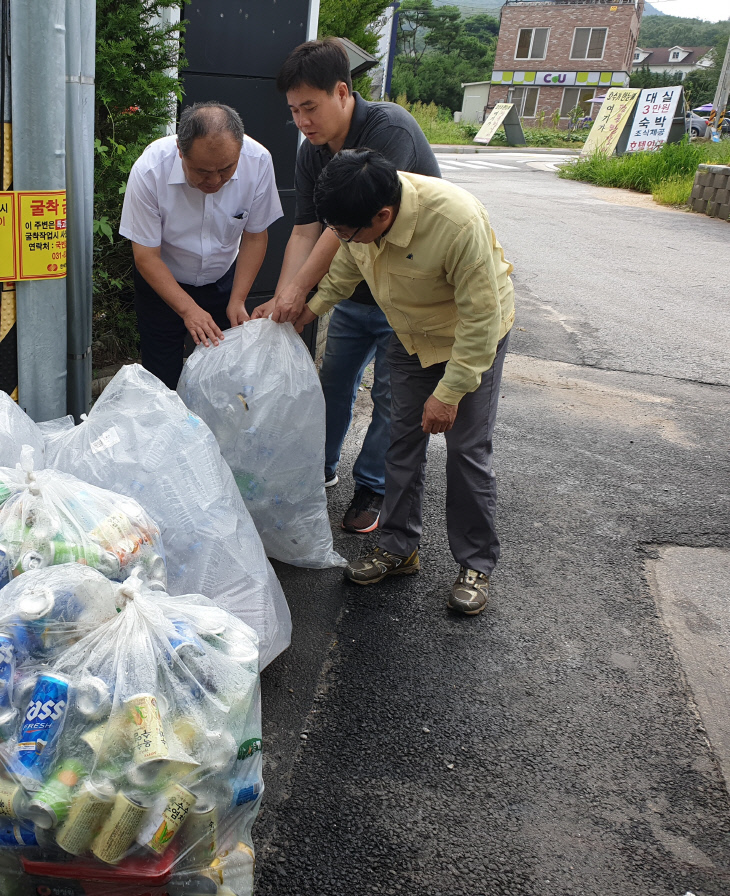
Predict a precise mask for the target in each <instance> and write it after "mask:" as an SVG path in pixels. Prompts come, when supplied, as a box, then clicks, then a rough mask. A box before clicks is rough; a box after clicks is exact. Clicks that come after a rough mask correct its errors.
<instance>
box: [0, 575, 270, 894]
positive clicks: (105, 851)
mask: <svg viewBox="0 0 730 896" xmlns="http://www.w3.org/2000/svg"><path fill="white" fill-rule="evenodd" d="M69 569H71V568H70V567H68V566H67V567H58V568H54V569H47V570H39V571H38V572H37V573H36V575H34V576H31V575H28V576H27V577H21V578H19V579H17V580H16V581H14V582H12V583H11V584H10V585H9V586H8V588H7V589H6V590H5V592H3V598H4V606H6V608H7V612H0V646H2V653H0V656H2V658H3V659H4V662H3V663H0V682H2V684H3V686H4V687H5V688H6V689H7V688H8V687H11V688H13V686H14V690H13V692H12V701H11V705H12V706H13V707H14V708H16V707H17V709H15V712H14V713H13V714H12V716H11V717H10V718H9V719H6V720H5V723H4V724H3V725H2V726H1V727H0V739H1V740H2V744H1V745H0V892H2V893H3V894H9V893H17V894H18V896H24V894H26V893H27V894H28V896H31V894H37V893H40V892H48V893H53V892H66V890H64V889H63V887H64V886H67V887H68V892H73V893H87V894H91V893H94V894H96V893H99V894H101V893H104V894H105V896H121V894H124V896H133V894H134V896H138V894H139V893H141V892H144V893H145V894H147V893H155V894H157V893H160V894H162V893H165V894H169V896H175V894H179V896H183V894H199V896H204V894H220V893H227V894H234V896H251V893H252V891H253V863H254V853H253V844H252V840H251V827H252V825H253V822H254V820H255V818H256V815H257V813H258V809H259V805H260V801H261V794H262V792H263V782H262V775H261V769H262V761H261V712H260V688H259V674H258V668H259V660H258V647H257V638H256V633H255V632H254V631H253V629H251V628H250V627H249V626H247V625H246V624H245V623H243V622H241V621H240V620H238V619H236V618H235V617H234V616H232V615H231V614H229V613H226V612H225V611H224V610H221V609H220V608H218V607H216V606H215V605H214V604H213V603H212V602H211V601H209V600H208V599H207V598H205V597H202V596H200V595H186V596H184V597H176V598H171V597H170V596H169V595H167V594H166V593H164V592H160V591H154V590H152V589H149V588H148V587H147V585H146V584H145V583H144V582H142V580H141V579H139V578H138V577H137V576H133V577H130V578H129V579H128V580H127V582H125V583H124V584H122V585H116V586H114V588H113V590H114V595H113V599H112V601H111V607H112V616H111V617H110V618H107V619H106V620H105V621H101V622H99V623H98V624H97V625H96V626H95V627H94V628H93V630H91V631H89V630H88V625H87V622H86V621H84V618H85V617H84V614H85V613H86V611H87V608H88V597H89V595H90V591H91V588H92V587H93V586H94V585H96V586H97V587H98V588H99V589H100V592H103V590H104V589H105V588H106V587H107V585H108V583H105V582H104V579H103V577H102V576H101V575H100V574H99V573H96V572H94V571H93V570H86V576H85V577H84V579H83V581H82V582H80V581H79V579H78V577H77V576H74V577H72V576H71V575H64V574H65V573H66V572H67V571H68V570H69ZM79 584H82V585H83V589H82V590H79ZM29 586H30V587H29ZM39 589H42V590H43V591H45V592H46V593H47V594H48V595H50V596H51V597H52V598H55V600H56V606H55V607H54V608H53V609H52V610H51V611H49V612H48V613H47V615H46V617H45V618H44V620H43V625H44V629H43V632H44V636H45V637H46V638H47V639H49V642H50V643H52V644H57V643H58V642H59V640H62V639H63V637H66V639H67V640H68V633H69V631H70V630H71V631H73V629H74V621H73V620H74V614H75V613H77V614H78V623H79V630H78V631H77V632H75V633H74V634H76V635H78V634H80V633H81V632H82V631H83V632H85V633H84V634H83V636H82V637H80V638H79V639H78V640H76V641H75V643H69V644H68V645H67V646H66V648H65V649H64V650H62V651H60V652H59V651H56V652H54V653H52V654H49V653H48V652H47V651H40V652H36V648H35V645H36V640H35V638H36V634H37V629H38V628H39V622H38V621H37V620H36V621H30V622H29V621H28V620H26V619H24V618H23V617H22V613H21V610H22V608H23V607H24V606H25V605H26V604H28V603H32V601H33V600H34V599H35V597H34V596H35V595H37V593H38V591H39ZM61 604H62V605H63V614H62V615H59V612H58V607H59V605H61ZM104 606H105V607H107V604H106V603H105V604H104ZM117 611H118V612H117ZM97 612H100V611H98V610H97ZM3 645H4V646H3ZM41 887H46V888H47V889H41ZM54 887H55V888H56V889H54ZM158 887H159V890H158V889H157V888H158Z"/></svg>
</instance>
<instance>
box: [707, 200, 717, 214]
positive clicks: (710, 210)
mask: <svg viewBox="0 0 730 896" xmlns="http://www.w3.org/2000/svg"><path fill="white" fill-rule="evenodd" d="M719 208H720V206H719V205H718V204H717V203H716V202H713V201H712V200H710V201H709V202H708V203H707V211H706V212H705V214H706V215H708V216H709V217H710V218H714V217H715V216H716V215H717V210H718V209H719Z"/></svg>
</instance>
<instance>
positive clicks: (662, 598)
mask: <svg viewBox="0 0 730 896" xmlns="http://www.w3.org/2000/svg"><path fill="white" fill-rule="evenodd" d="M480 159H481V157H480ZM489 159H490V160H491V156H490V157H489ZM494 161H495V162H499V163H500V164H501V163H504V164H508V163H509V164H510V165H511V164H512V162H511V161H509V159H507V160H505V156H504V155H499V157H495V159H494ZM449 164H451V162H450V161H449ZM444 168H445V174H446V176H447V177H449V178H450V179H452V180H454V181H455V182H458V183H460V184H462V185H463V186H465V187H466V188H467V189H469V190H470V191H472V192H473V193H474V194H475V195H477V196H478V197H479V198H480V199H482V200H483V201H484V202H485V204H486V206H487V208H488V210H489V213H490V216H491V218H492V220H493V222H494V225H495V229H496V231H497V233H498V236H499V238H500V240H501V241H502V242H503V244H504V246H505V249H506V254H507V256H508V257H509V258H510V259H511V260H513V261H514V262H515V265H516V270H515V283H516V290H517V302H518V318H517V322H516V325H515V329H514V332H513V340H512V344H511V346H510V349H511V353H510V355H509V357H508V363H507V366H506V374H505V382H504V387H503V389H502V399H501V404H500V413H499V419H498V425H497V432H496V437H495V444H496V458H497V474H498V478H499V487H500V504H499V524H500V531H501V534H502V537H503V557H502V560H501V562H500V566H499V568H498V572H497V573H496V574H495V576H494V577H493V589H492V591H493V594H492V598H491V602H490V605H489V607H488V609H487V611H486V612H485V613H484V614H483V615H482V616H480V617H477V618H475V619H466V618H458V617H454V616H452V615H450V614H449V613H448V612H447V611H446V609H445V605H444V596H445V593H446V590H447V588H448V587H449V585H450V584H451V582H452V580H453V578H454V575H455V572H456V570H455V567H454V564H453V562H452V561H451V558H450V557H449V555H448V548H447V545H446V539H445V533H444V531H443V501H444V488H443V471H444V459H445V458H444V441H443V438H442V437H434V438H433V440H432V443H431V448H430V453H429V471H428V495H427V506H426V514H425V524H426V530H425V532H424V539H423V544H422V556H423V570H422V572H421V574H420V575H419V576H418V577H414V578H411V579H407V580H394V581H391V582H386V583H384V584H383V585H382V586H379V587H377V588H375V589H372V590H371V589H365V588H357V587H355V586H349V587H348V586H345V585H344V584H343V583H342V577H341V573H340V572H338V571H325V572H314V571H302V570H292V569H288V568H286V567H283V566H279V567H278V570H279V572H280V575H281V579H282V583H283V586H284V589H285V591H286V593H287V596H288V597H289V600H290V603H291V607H292V612H293V616H294V622H295V632H294V642H293V645H292V648H291V650H290V651H288V652H287V653H286V654H285V655H284V656H282V657H280V658H279V659H278V660H277V661H276V662H275V663H274V664H273V665H272V666H271V667H269V669H267V670H266V672H265V673H264V676H263V689H264V714H265V749H266V758H265V763H266V781H267V788H268V789H267V794H266V796H265V805H264V810H263V812H262V815H261V818H260V820H259V822H258V823H257V826H256V828H255V836H256V840H257V843H258V849H259V877H258V886H257V896H274V894H276V896H289V894H291V896H294V894H304V893H307V894H310V893H311V894H315V896H343V894H347V896H365V894H373V893H378V894H401V893H402V894H416V896H447V894H448V896H501V894H505V896H506V894H510V896H513V894H533V896H684V894H685V893H688V892H692V893H694V894H696V896H726V894H728V893H730V799H729V798H728V791H727V787H726V783H725V780H724V778H723V775H722V771H721V767H720V765H719V761H720V759H721V754H722V751H721V750H720V749H719V748H718V747H717V746H715V745H713V743H712V742H711V740H710V738H711V737H716V736H718V735H717V734H716V731H717V729H718V726H717V725H715V726H714V727H713V726H711V725H709V724H706V723H705V719H706V718H707V712H708V710H707V709H706V708H704V709H703V705H702V699H701V697H702V695H701V693H700V692H701V690H702V687H701V684H702V682H701V679H700V684H699V685H696V684H695V681H696V680H697V679H695V678H691V677H690V676H689V674H688V673H687V670H686V668H685V667H683V662H684V663H685V666H687V665H688V663H687V660H686V657H687V656H694V658H695V659H694V664H695V666H697V667H699V671H700V672H702V666H703V661H702V656H701V654H702V650H701V647H702V639H703V638H704V639H705V641H706V643H707V644H709V643H710V642H712V645H713V656H718V655H719V656H720V657H721V658H722V657H724V658H725V659H726V660H727V657H728V656H730V654H728V653H727V644H726V642H727V637H728V632H730V619H728V617H727V609H726V607H727V596H728V595H727V585H726V577H725V578H722V577H720V576H719V575H718V571H719V570H721V569H722V568H723V565H724V567H725V568H727V556H728V533H729V532H730V511H729V509H728V508H729V505H730V500H729V494H728V493H729V492H730V460H729V459H728V451H727V443H728V423H727V420H728V417H729V411H730V401H729V394H730V389H729V388H728V386H729V382H730V360H729V359H728V352H727V345H728V344H729V338H728V337H730V333H729V332H728V326H729V325H728V320H729V317H728V305H727V301H728V299H727V288H726V285H725V283H726V278H725V276H724V274H723V275H721V277H718V278H715V279H713V278H712V277H710V276H709V275H708V276H705V277H704V278H702V277H698V272H707V271H709V270H711V269H712V265H713V264H719V267H720V269H721V270H724V271H727V270H728V269H730V264H729V263H728V262H730V257H728V246H729V245H730V241H729V239H728V238H729V237H730V230H729V229H728V225H726V224H723V223H722V222H719V221H716V220H712V219H708V218H701V217H695V216H690V215H685V214H681V213H678V212H669V211H663V210H659V209H656V208H652V207H650V205H649V203H648V202H647V201H646V200H642V199H640V198H637V197H632V196H629V195H628V194H616V193H610V192H609V191H601V190H596V189H595V188H592V187H588V186H585V185H581V184H575V183H572V182H568V181H560V180H558V178H557V177H556V176H555V174H554V173H552V172H550V171H544V170H540V169H536V168H534V167H530V166H529V165H528V164H527V163H521V162H515V167H514V169H513V168H509V169H499V168H495V167H492V168H486V169H483V168H481V167H480V168H463V167H462V168H458V166H457V167H456V170H451V169H446V165H444ZM363 398H364V400H365V401H366V400H367V396H366V395H365V396H363ZM361 436H362V421H361V420H360V421H359V423H358V424H357V425H356V427H355V430H354V432H353V433H352V435H351V438H350V439H349V440H348V443H347V446H346V452H347V457H346V458H345V460H344V461H343V468H344V469H343V472H344V475H343V482H342V484H341V485H340V486H338V487H337V488H336V489H334V490H331V492H332V494H331V495H330V507H331V514H332V521H333V525H334V526H335V527H337V526H338V525H339V519H340V518H341V515H342V513H343V511H344V509H345V507H346V506H347V503H348V500H349V498H350V490H351V487H352V483H351V480H350V478H349V470H350V468H351V464H352V461H353V458H354V455H355V451H356V446H357V440H358V437H361ZM335 534H336V545H337V547H338V549H339V550H340V551H341V552H342V553H344V554H345V555H346V556H348V557H354V556H357V555H358V554H359V553H360V551H361V550H362V548H363V545H364V540H363V539H361V538H360V537H358V536H349V535H346V534H345V533H343V532H342V531H341V530H340V529H338V528H335ZM699 553H701V554H702V558H703V560H702V563H703V564H704V565H703V566H702V570H703V577H704V578H702V579H701V581H700V579H699V578H698V577H697V576H693V575H692V574H691V570H692V566H693V562H694V560H693V559H692V558H696V557H698V556H699ZM708 564H709V565H708ZM698 568H699V567H698ZM680 570H681V571H682V575H679V571H680ZM688 580H689V581H690V582H691V583H692V584H693V587H692V588H691V589H688V586H687V584H686V583H687V581H688ZM718 582H720V583H721V588H722V590H723V593H721V594H717V593H716V592H715V590H714V589H716V588H717V585H718ZM703 583H704V584H703ZM708 600H709V602H710V603H709V604H708V606H704V605H703V602H705V601H708ZM682 633H684V634H685V635H686V636H687V637H686V638H684V641H686V642H687V643H689V644H690V648H691V649H690V652H689V654H688V653H687V651H686V650H685V649H684V647H681V645H680V641H682V640H683V639H682V638H681V637H679V636H681V635H682ZM690 634H691V635H692V638H691V639H690V637H689V635H690ZM698 644H699V647H697V645H698ZM678 645H679V646H678ZM723 645H725V646H724V647H723ZM685 646H686V645H685ZM723 650H724V651H725V653H723ZM718 651H719V653H718ZM698 657H699V660H698ZM705 665H706V664H705ZM720 665H722V664H720ZM726 665H727V667H728V668H730V662H728V663H726ZM704 671H705V672H707V671H708V670H707V669H706V668H705V670H704ZM712 671H713V670H712V669H710V670H709V672H710V673H712ZM692 688H694V690H693V689H692ZM727 692H728V691H727V689H725V693H727ZM720 693H721V694H722V688H721V689H720ZM698 701H699V702H698ZM703 711H704V712H705V716H704V718H703V715H702V713H703ZM720 715H721V714H720ZM720 721H722V719H720ZM719 728H720V729H721V728H722V725H720V726H719ZM711 729H712V730H711Z"/></svg>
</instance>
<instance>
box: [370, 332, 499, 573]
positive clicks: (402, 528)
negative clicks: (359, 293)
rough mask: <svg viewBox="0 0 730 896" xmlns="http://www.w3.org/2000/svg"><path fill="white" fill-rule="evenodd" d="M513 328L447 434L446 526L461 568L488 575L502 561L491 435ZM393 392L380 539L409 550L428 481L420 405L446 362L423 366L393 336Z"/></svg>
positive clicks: (416, 538)
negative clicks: (496, 522)
mask: <svg viewBox="0 0 730 896" xmlns="http://www.w3.org/2000/svg"><path fill="white" fill-rule="evenodd" d="M508 341H509V333H507V335H506V336H505V337H504V338H503V339H502V340H501V341H500V343H499V345H498V346H497V355H496V357H495V359H494V363H493V364H492V366H491V367H490V368H489V370H487V371H485V372H484V373H483V374H482V382H481V385H480V386H479V388H478V389H476V391H474V392H469V393H467V394H466V395H465V396H464V397H463V398H462V399H461V401H460V402H459V410H458V413H457V415H456V421H455V422H454V426H453V428H452V429H451V430H450V431H449V432H447V433H446V531H447V533H448V536H449V547H450V548H451V553H452V554H453V556H454V559H455V560H456V562H457V563H458V564H459V566H466V567H468V568H469V569H475V570H477V571H478V572H483V573H486V574H487V575H490V574H491V572H492V570H493V569H494V567H495V566H496V564H497V560H498V559H499V538H498V537H497V531H496V529H495V524H494V515H495V510H496V506H497V482H496V477H495V475H494V471H493V470H492V433H493V432H494V422H495V420H496V417H497V404H498V401H499V388H500V383H501V381H502V368H503V367H504V356H505V354H506V353H507V343H508ZM388 363H389V364H390V388H391V395H392V403H391V424H390V448H389V449H388V453H387V454H386V456H385V500H384V502H383V509H382V511H381V513H380V522H379V529H380V539H379V542H378V543H379V545H380V547H381V548H383V549H384V550H386V551H391V552H393V553H395V554H403V555H405V556H408V555H409V554H411V553H412V552H413V551H414V550H415V549H416V548H417V547H418V545H419V542H420V540H421V532H422V531H423V514H422V504H423V486H424V481H425V477H426V450H427V448H428V440H429V435H428V434H427V433H424V432H423V430H422V429H421V418H422V415H423V406H424V404H425V403H426V399H427V398H428V397H429V395H431V394H432V393H433V390H434V389H435V388H436V385H437V383H438V382H439V380H440V379H441V378H442V376H443V373H444V368H445V366H446V362H444V363H441V364H434V365H432V366H431V367H421V363H420V361H419V360H418V356H417V355H409V354H408V352H407V351H406V350H405V349H404V348H403V345H402V344H401V342H400V340H399V339H398V338H397V337H396V336H393V338H392V339H391V342H390V345H389V347H388Z"/></svg>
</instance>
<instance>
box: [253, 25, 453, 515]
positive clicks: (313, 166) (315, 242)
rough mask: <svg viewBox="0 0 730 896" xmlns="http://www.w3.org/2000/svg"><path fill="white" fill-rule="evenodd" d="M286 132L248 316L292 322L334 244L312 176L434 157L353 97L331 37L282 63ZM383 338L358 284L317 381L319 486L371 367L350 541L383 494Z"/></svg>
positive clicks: (405, 130)
mask: <svg viewBox="0 0 730 896" xmlns="http://www.w3.org/2000/svg"><path fill="white" fill-rule="evenodd" d="M277 86H278V88H279V90H281V91H282V92H283V93H285V94H286V99H287V102H288V104H289V108H290V109H291V112H292V117H293V119H294V123H295V124H296V126H297V127H298V128H299V130H300V131H301V132H302V133H303V134H304V136H305V137H306V138H307V139H306V140H305V141H304V142H303V143H302V145H301V146H300V148H299V153H298V155H297V167H296V175H295V188H296V198H297V207H296V217H295V221H294V229H293V230H292V234H291V237H290V238H289V242H288V243H287V247H286V252H285V255H284V263H283V265H282V269H281V275H280V277H279V283H278V285H277V289H276V295H275V296H274V298H273V299H271V300H270V301H269V302H267V303H266V304H264V305H260V306H259V307H258V308H257V309H255V311H254V312H253V314H252V317H254V318H256V317H268V316H269V315H272V316H273V319H274V320H276V321H279V322H282V323H283V322H286V321H292V322H294V321H296V319H297V318H298V317H299V315H300V313H301V311H302V309H303V307H304V304H305V302H306V298H307V295H308V293H309V292H310V291H311V290H312V289H313V288H314V287H315V286H316V284H317V283H319V281H320V280H321V279H322V277H323V276H324V275H325V274H326V273H327V271H328V269H329V266H330V262H331V261H332V259H333V258H334V256H335V253H336V252H337V250H338V248H339V246H340V239H339V238H338V237H337V236H336V234H335V232H333V231H332V230H330V229H329V228H326V227H325V228H324V230H323V229H322V226H321V224H320V223H319V221H318V220H317V215H316V211H315V207H314V187H315V184H316V182H317V178H318V177H319V174H320V172H321V171H322V170H323V168H324V167H325V166H326V165H327V163H328V162H329V161H330V160H331V159H332V156H333V155H334V154H335V153H337V152H339V151H340V150H341V149H353V148H358V147H369V148H370V149H375V150H378V151H379V152H381V153H382V154H383V155H384V156H385V157H386V158H387V159H389V160H390V161H391V162H393V164H394V165H396V167H397V168H398V169H399V170H401V171H410V172H413V173H415V174H425V175H431V176H433V177H440V176H441V172H440V171H439V167H438V163H437V161H436V157H435V156H434V154H433V151H432V149H431V147H430V146H429V144H428V141H427V139H426V137H425V135H424V133H423V131H422V130H421V129H420V127H419V126H418V124H417V123H416V121H415V119H414V118H413V116H412V115H411V114H410V113H409V112H407V111H406V110H405V109H403V108H402V107H401V106H398V105H397V104H395V103H370V102H367V101H366V100H364V99H363V98H362V97H361V96H360V95H359V94H358V93H353V91H352V80H351V78H350V65H349V61H348V58H347V54H346V53H345V51H344V49H343V47H342V44H341V43H340V42H339V41H338V40H337V39H335V38H328V39H327V40H323V41H318V40H313V41H308V42H307V43H305V44H302V45H301V46H299V47H297V48H296V49H295V50H293V51H292V53H291V54H290V55H289V56H288V58H287V60H286V61H285V63H284V65H283V66H282V69H281V71H280V72H279V77H278V79H277ZM392 332H393V331H392V330H391V328H390V326H389V324H388V322H387V320H386V318H385V315H384V314H383V312H382V311H381V310H380V308H378V306H377V304H376V302H375V299H374V298H373V296H372V293H371V292H370V290H369V289H368V287H367V285H366V284H365V283H364V282H362V283H360V284H359V285H358V286H357V287H356V288H355V291H354V293H353V294H352V296H351V297H350V299H349V300H346V301H344V302H341V303H340V304H339V305H338V306H337V307H336V308H335V310H334V311H333V312H332V318H331V320H330V323H329V329H328V334H327V347H326V350H325V355H324V359H323V362H322V371H321V374H320V379H321V382H322V389H323V391H324V396H325V401H326V405H327V434H326V443H325V485H326V486H331V485H336V484H337V481H338V477H337V465H338V463H339V460H340V451H341V449H342V443H343V441H344V439H345V435H346V434H347V430H348V428H349V426H350V421H351V420H352V407H353V404H354V402H355V397H356V396H357V390H358V387H359V385H360V382H361V380H362V377H363V373H364V372H365V368H366V367H367V365H368V364H369V363H370V362H371V361H372V360H373V358H374V359H375V374H374V381H373V387H372V390H371V393H370V395H371V398H372V402H373V413H372V419H371V421H370V425H369V426H368V430H367V433H366V435H365V439H364V440H363V445H362V449H361V451H360V454H359V456H358V458H357V460H356V462H355V465H354V467H353V478H354V480H355V494H354V497H353V499H352V502H351V504H350V506H349V508H348V510H347V512H346V513H345V517H344V519H343V521H342V527H343V529H346V530H347V531H349V532H371V531H372V530H373V529H375V528H376V527H377V525H378V518H379V516H380V507H381V505H382V502H383V495H384V493H385V452H386V451H387V450H388V446H389V444H390V372H389V369H388V363H387V361H386V351H387V347H388V342H389V340H390V336H391V333H392Z"/></svg>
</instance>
